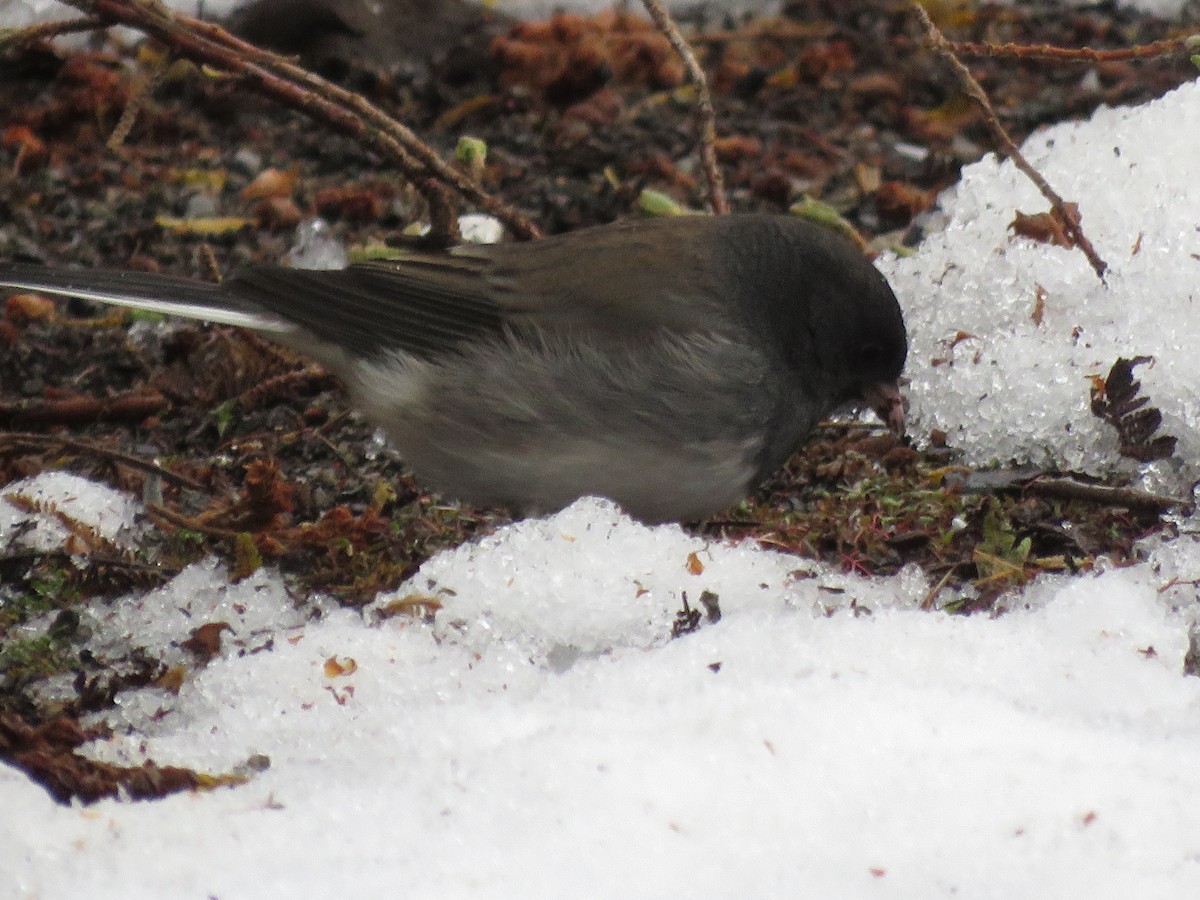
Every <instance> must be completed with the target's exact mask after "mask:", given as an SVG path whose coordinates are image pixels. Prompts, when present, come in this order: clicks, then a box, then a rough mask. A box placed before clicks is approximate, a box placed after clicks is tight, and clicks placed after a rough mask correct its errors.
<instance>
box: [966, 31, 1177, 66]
mask: <svg viewBox="0 0 1200 900" xmlns="http://www.w3.org/2000/svg"><path fill="white" fill-rule="evenodd" d="M1192 41H1193V36H1192V35H1189V36H1187V37H1178V38H1170V39H1168V40H1164V41H1154V42H1153V43H1150V44H1139V45H1138V46H1136V47H1120V48H1118V49H1114V50H1096V49H1093V48H1092V47H1055V46H1054V45H1053V44H977V43H973V42H969V41H963V42H961V43H960V42H959V41H947V42H946V43H947V45H948V46H949V47H950V49H951V50H953V51H954V53H955V54H956V55H957V56H991V57H1011V58H1013V59H1052V60H1056V61H1060V62H1127V61H1129V60H1133V59H1157V58H1159V57H1163V56H1175V55H1177V54H1179V53H1191V52H1192V51H1191V48H1190V44H1191V42H1192Z"/></svg>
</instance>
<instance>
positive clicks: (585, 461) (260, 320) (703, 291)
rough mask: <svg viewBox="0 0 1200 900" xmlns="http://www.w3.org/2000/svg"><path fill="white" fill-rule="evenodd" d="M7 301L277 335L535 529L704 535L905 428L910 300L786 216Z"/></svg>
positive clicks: (100, 276) (10, 279) (34, 284)
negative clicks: (831, 454) (851, 424)
mask: <svg viewBox="0 0 1200 900" xmlns="http://www.w3.org/2000/svg"><path fill="white" fill-rule="evenodd" d="M0 285H4V286H7V287H10V288H18V289H22V290H36V291H43V292H46V293H51V294H61V295H65V296H73V297H82V298H87V299H92V300H99V301H102V302H105V303H114V304H119V305H125V306H133V307H139V308H143V309H151V310H158V311H161V312H167V313H173V314H176V315H181V316H189V317H193V318H200V319H205V320H208V321H213V322H223V323H227V324H232V325H242V326H245V327H247V328H252V329H255V330H257V331H260V332H263V333H265V334H268V335H270V336H271V337H273V338H275V339H277V340H278V341H280V342H281V343H284V344H287V345H290V346H291V347H293V348H296V349H298V350H300V351H301V352H303V353H305V354H307V355H309V356H311V357H312V358H313V359H315V360H317V361H318V362H320V363H321V364H322V365H324V366H326V367H328V368H329V369H330V370H331V371H332V372H334V373H335V374H336V375H338V376H339V377H340V378H341V380H342V381H343V382H344V383H345V385H346V388H347V390H348V391H349V393H350V397H351V399H352V401H353V402H354V403H355V405H357V406H358V407H359V408H360V409H361V410H362V411H363V412H364V413H365V414H366V415H367V416H368V417H369V418H371V419H372V420H374V421H375V422H376V423H377V424H379V425H380V426H382V427H383V429H384V430H385V431H386V433H387V434H388V436H389V437H390V438H391V440H392V442H393V443H394V444H395V446H396V447H397V448H398V449H399V450H400V452H401V454H402V455H403V457H404V459H405V460H406V462H407V463H408V464H409V465H410V466H411V467H412V469H413V471H414V472H415V474H416V475H417V477H418V478H419V479H421V480H422V481H424V482H425V483H426V484H427V485H429V486H430V487H434V488H437V489H438V490H440V491H442V492H444V493H445V494H446V495H448V496H451V497H455V498H458V499H462V500H469V501H473V502H476V503H481V504H497V505H502V506H508V507H510V508H513V509H516V510H519V511H551V510H555V509H558V508H560V507H562V506H565V505H566V504H568V503H570V502H571V501H573V500H574V499H576V498H577V497H580V496H584V495H588V494H596V495H600V496H604V497H609V498H611V499H613V500H615V501H617V502H618V503H619V504H620V505H621V506H622V507H623V508H624V509H625V510H626V511H628V512H629V513H631V514H633V515H634V516H637V517H639V518H641V519H644V520H647V521H662V520H694V519H698V518H702V517H704V516H707V515H709V514H711V513H714V512H716V511H718V510H721V509H723V508H725V507H727V506H729V505H731V504H733V503H736V502H737V501H738V500H740V499H741V498H743V497H744V496H745V495H746V493H747V492H748V491H749V490H750V489H752V488H753V487H754V486H755V485H756V484H757V483H758V481H759V480H760V479H762V478H763V477H765V476H766V475H768V474H770V473H771V472H772V471H774V470H775V469H776V468H778V467H779V466H780V465H782V464H783V463H784V462H785V461H786V460H787V458H788V457H789V456H790V455H791V454H792V453H793V452H794V451H795V450H796V449H797V447H798V446H799V445H800V444H801V442H802V441H803V440H804V438H805V436H806V435H807V434H808V433H809V432H810V431H811V430H812V428H813V427H814V426H815V425H816V424H817V422H818V421H819V420H820V419H822V418H823V417H824V416H826V415H828V414H829V413H830V412H831V411H832V410H833V409H834V408H836V407H837V406H839V405H841V404H843V403H844V402H847V401H852V400H862V401H866V402H867V403H869V404H870V405H871V406H872V407H873V408H874V409H875V410H876V411H877V412H878V413H879V415H880V416H881V417H882V418H883V419H884V421H886V422H887V423H888V424H889V425H890V426H892V427H893V428H896V429H899V428H900V427H902V425H903V411H902V407H901V405H900V395H899V389H898V387H897V378H898V377H899V375H900V372H901V370H902V369H903V367H904V359H905V355H906V353H907V349H908V343H907V339H906V335H905V330H904V321H903V319H902V317H901V314H900V308H899V306H898V305H897V303H896V298H895V295H894V294H893V293H892V291H891V288H889V287H888V284H887V282H886V281H885V280H884V278H883V276H882V275H880V274H879V272H878V271H877V270H876V269H875V268H874V266H872V265H871V263H870V262H868V261H867V259H866V258H864V257H863V256H862V254H860V253H859V251H858V250H857V249H856V248H855V247H854V246H852V245H851V244H850V243H849V242H847V241H845V240H844V239H843V238H841V237H840V236H838V235H836V234H834V233H833V232H831V231H828V230H826V229H825V228H822V227H820V226H818V225H814V224H810V223H808V222H806V221H803V220H800V219H796V218H793V217H788V216H770V215H741V216H721V217H707V216H683V217H677V218H667V219H649V220H641V221H629V222H621V223H618V224H615V225H606V226H602V227H598V228H589V229H583V230H580V231H576V232H573V233H571V234H566V235H562V236H560V237H553V238H546V239H543V240H539V241H535V242H532V243H523V244H495V245H490V246H463V247H457V248H455V249H453V250H451V251H449V252H447V253H438V254H432V253H430V254H425V253H415V254H412V255H410V256H407V257H405V258H403V259H402V260H399V261H389V262H372V263H365V264H360V265H352V266H350V267H349V268H347V269H343V270H337V271H306V270H301V269H287V268H279V267H259V268H251V269H249V270H247V271H244V272H242V273H240V274H238V275H236V276H234V277H232V278H230V279H228V280H226V281H225V282H224V283H222V284H219V285H216V284H205V283H202V282H196V281H190V280H187V279H183V278H173V277H167V276H161V275H148V274H144V273H140V272H107V271H86V270H69V269H63V270H55V269H46V268H41V267H34V266H21V265H12V266H0Z"/></svg>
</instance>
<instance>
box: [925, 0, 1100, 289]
mask: <svg viewBox="0 0 1200 900" xmlns="http://www.w3.org/2000/svg"><path fill="white" fill-rule="evenodd" d="M909 3H910V4H911V5H912V8H913V9H914V10H915V11H916V13H917V16H918V17H919V18H920V20H921V24H922V25H923V26H924V28H925V36H926V42H927V43H928V44H929V46H930V47H931V48H933V50H934V51H935V52H936V53H938V54H939V55H940V56H941V57H942V58H944V59H945V60H946V61H947V62H948V63H949V64H950V66H951V67H952V68H953V69H954V71H955V73H956V74H957V75H958V77H959V80H960V81H961V82H962V84H963V87H964V88H965V89H966V92H967V95H968V96H969V97H970V98H971V99H972V100H973V101H975V104H976V105H977V106H978V107H979V108H980V109H981V110H982V111H983V115H984V120H985V121H986V122H987V125H988V127H989V128H990V129H991V131H992V134H993V135H994V136H995V138H996V141H997V142H998V143H999V145H1000V152H1002V153H1003V154H1004V155H1005V156H1007V157H1008V158H1009V159H1011V160H1012V161H1013V165H1015V166H1016V167H1017V168H1018V169H1020V170H1021V171H1022V172H1023V173H1024V174H1025V176H1026V177H1027V178H1028V179H1029V180H1030V181H1032V182H1033V183H1034V184H1035V185H1036V186H1037V189H1038V190H1039V191H1041V193H1042V196H1043V197H1045V198H1046V199H1047V200H1048V201H1049V202H1050V205H1051V206H1052V207H1053V208H1054V211H1055V213H1056V214H1057V215H1059V216H1060V217H1061V220H1062V222H1063V223H1064V228H1065V229H1066V232H1067V234H1069V235H1070V236H1071V238H1072V239H1073V240H1074V241H1075V243H1076V245H1078V247H1079V249H1080V250H1082V251H1083V254H1084V256H1086V257H1087V259H1088V262H1089V263H1091V266H1092V269H1093V270H1094V271H1095V272H1096V275H1097V277H1098V278H1100V280H1101V281H1103V280H1104V273H1105V272H1106V271H1107V270H1108V264H1107V263H1106V262H1105V261H1104V260H1102V259H1101V258H1100V255H1099V254H1098V253H1096V248H1095V247H1093V246H1092V242H1091V241H1089V240H1088V239H1087V236H1086V235H1085V234H1084V233H1083V227H1082V226H1081V224H1080V221H1079V213H1078V212H1077V211H1072V210H1071V209H1070V208H1069V207H1068V205H1067V203H1066V201H1065V200H1063V198H1062V197H1061V196H1059V194H1058V192H1057V191H1055V190H1054V188H1052V187H1051V186H1050V183H1049V182H1048V181H1046V179H1045V178H1043V177H1042V174H1041V173H1040V172H1038V170H1037V169H1035V168H1034V167H1033V166H1032V165H1030V163H1029V161H1028V160H1027V159H1025V157H1024V156H1023V155H1022V154H1021V151H1020V149H1019V148H1018V147H1017V145H1016V144H1015V143H1014V142H1013V139H1012V138H1011V137H1010V136H1009V134H1008V131H1007V130H1005V128H1004V126H1003V125H1001V124H1000V120H999V119H998V118H997V117H996V111H995V109H993V108H992V103H991V101H990V100H988V96H987V93H986V92H985V91H984V90H983V87H982V86H981V85H980V84H979V82H978V81H976V80H975V76H974V75H972V74H971V71H970V69H968V68H967V67H966V66H965V65H963V62H962V60H960V59H959V58H958V57H957V56H955V55H954V49H953V47H952V46H951V44H950V42H949V41H947V40H946V36H945V35H944V34H942V32H941V29H939V28H938V27H937V25H935V24H934V22H933V19H931V18H930V17H929V13H927V12H926V11H925V8H924V7H923V6H921V4H920V3H919V2H918V0H909Z"/></svg>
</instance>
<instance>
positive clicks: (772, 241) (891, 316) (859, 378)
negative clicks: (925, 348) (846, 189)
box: [723, 216, 908, 427]
mask: <svg viewBox="0 0 1200 900" xmlns="http://www.w3.org/2000/svg"><path fill="white" fill-rule="evenodd" d="M726 221H727V223H728V227H730V228H740V229H741V230H742V231H743V232H744V233H743V235H741V236H740V237H739V239H738V240H737V241H731V242H723V243H724V245H725V246H727V247H730V248H733V249H731V250H730V251H729V252H730V253H731V254H733V255H735V256H737V257H739V259H738V260H737V261H736V262H735V263H734V265H733V268H734V269H735V270H736V271H738V272H739V273H740V285H741V287H740V289H741V290H742V291H743V296H744V298H745V299H744V302H745V303H746V304H748V306H749V307H750V308H754V307H757V309H756V310H755V312H757V313H758V315H757V316H755V317H754V318H757V319H758V320H759V321H762V322H766V323H768V327H769V329H770V332H769V334H767V335H766V337H767V339H768V340H769V341H771V342H772V343H773V344H774V345H775V346H777V347H778V348H779V351H780V353H781V355H782V356H783V359H784V361H785V362H786V364H787V366H788V367H789V368H790V369H791V370H793V371H794V372H796V373H797V375H798V376H799V381H800V382H802V383H803V384H805V385H810V386H813V387H814V388H817V389H818V390H819V393H820V395H822V396H826V397H828V398H830V399H831V400H832V401H834V403H842V402H846V401H850V400H868V401H869V402H871V403H872V405H875V406H876V411H877V412H880V415H881V416H882V417H883V418H884V419H885V420H886V421H888V424H889V425H893V427H894V426H895V425H896V421H895V415H894V414H891V413H890V411H889V410H883V409H880V408H879V406H878V403H879V402H880V395H879V393H880V390H881V386H883V387H882V390H883V391H884V393H885V394H889V397H890V399H892V400H894V401H895V402H896V403H898V401H899V394H898V392H896V391H895V384H896V381H897V379H898V378H899V377H900V373H901V372H902V371H903V369H904V362H905V359H906V357H907V355H908V336H907V333H906V331H905V327H904V318H903V316H902V314H901V312H900V305H899V303H897V301H896V295H895V294H894V293H892V289H891V287H890V286H889V285H888V283H887V280H886V279H885V278H884V277H883V275H882V274H880V272H879V270H878V269H876V268H875V267H874V266H873V265H872V264H871V263H870V261H869V260H867V258H866V257H865V256H863V254H862V253H861V252H860V251H859V250H858V248H857V247H855V246H854V245H853V244H851V243H850V241H848V240H847V239H845V238H844V237H842V236H841V235H839V234H837V233H836V232H834V231H832V230H831V229H829V228H825V227H823V226H820V225H816V224H813V223H811V222H807V221H805V220H803V219H798V218H789V217H785V216H730V217H728V219H727V220H726Z"/></svg>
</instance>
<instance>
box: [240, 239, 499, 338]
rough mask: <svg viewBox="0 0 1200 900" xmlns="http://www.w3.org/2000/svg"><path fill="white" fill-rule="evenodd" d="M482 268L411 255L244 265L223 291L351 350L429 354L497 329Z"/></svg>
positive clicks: (467, 262) (471, 262) (476, 262)
mask: <svg viewBox="0 0 1200 900" xmlns="http://www.w3.org/2000/svg"><path fill="white" fill-rule="evenodd" d="M485 266H486V261H485V260H481V259H471V260H459V259H456V258H455V257H452V256H448V255H445V254H436V255H435V254H429V255H423V254H415V255H413V256H412V257H406V258H403V259H401V260H399V261H396V262H382V261H381V262H372V263H361V264H357V265H352V266H349V267H347V268H345V269H340V270H307V269H284V268H278V267H263V268H251V269H247V270H246V271H244V272H241V273H239V274H238V275H236V276H234V277H233V278H231V279H229V280H228V281H226V282H225V283H224V284H223V285H222V289H223V291H224V292H225V293H228V294H229V295H232V296H234V297H236V298H237V299H238V300H239V302H241V303H244V304H247V305H249V306H252V307H254V308H256V309H260V310H264V311H267V312H270V313H273V314H275V315H277V316H279V317H280V318H282V319H286V320H287V321H289V322H292V323H294V324H295V325H297V326H299V327H300V328H301V329H303V330H304V331H305V332H307V333H308V335H309V336H311V337H313V338H316V340H317V341H319V342H321V343H326V344H332V345H334V346H337V347H341V348H342V349H344V350H348V351H350V353H351V355H353V356H359V357H369V356H374V355H377V354H379V353H381V352H385V351H391V350H401V351H404V352H406V353H411V354H414V355H416V356H422V357H435V356H437V355H439V354H441V353H445V352H448V351H451V350H453V349H454V347H455V346H457V345H458V344H461V343H462V342H463V341H466V340H469V339H471V338H476V337H480V336H483V335H486V334H495V333H499V332H500V330H501V328H502V325H503V315H502V312H501V310H500V308H499V307H498V306H497V305H496V303H495V302H494V301H493V300H492V299H490V298H489V296H488V294H487V283H486V281H485V279H484V275H483V270H484V268H485Z"/></svg>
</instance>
